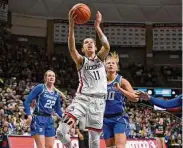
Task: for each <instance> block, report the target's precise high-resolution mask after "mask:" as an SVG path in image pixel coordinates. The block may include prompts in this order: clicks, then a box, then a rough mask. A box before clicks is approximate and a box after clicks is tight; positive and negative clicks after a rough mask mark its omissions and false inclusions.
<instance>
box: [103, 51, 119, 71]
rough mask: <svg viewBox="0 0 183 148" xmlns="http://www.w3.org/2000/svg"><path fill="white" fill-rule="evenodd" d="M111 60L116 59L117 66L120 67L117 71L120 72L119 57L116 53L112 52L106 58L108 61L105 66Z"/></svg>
mask: <svg viewBox="0 0 183 148" xmlns="http://www.w3.org/2000/svg"><path fill="white" fill-rule="evenodd" d="M110 59H115V60H116V64H117V66H118V69H117V71H119V55H118V54H117V53H116V52H115V51H114V52H110V53H109V54H108V56H107V57H106V59H105V64H106V62H107V61H108V60H110Z"/></svg>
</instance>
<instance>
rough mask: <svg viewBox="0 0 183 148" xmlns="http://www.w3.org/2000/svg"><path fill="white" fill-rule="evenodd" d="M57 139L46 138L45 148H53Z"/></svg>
mask: <svg viewBox="0 0 183 148" xmlns="http://www.w3.org/2000/svg"><path fill="white" fill-rule="evenodd" d="M54 141H55V137H45V148H53V146H54Z"/></svg>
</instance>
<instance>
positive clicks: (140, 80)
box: [128, 63, 158, 87]
mask: <svg viewBox="0 0 183 148" xmlns="http://www.w3.org/2000/svg"><path fill="white" fill-rule="evenodd" d="M128 69H129V71H130V72H131V75H132V77H133V80H134V81H135V85H136V86H144V84H145V86H147V87H150V86H155V87H157V86H158V80H157V74H156V72H155V70H154V68H147V67H145V66H144V65H141V64H135V63H133V64H131V65H129V66H128Z"/></svg>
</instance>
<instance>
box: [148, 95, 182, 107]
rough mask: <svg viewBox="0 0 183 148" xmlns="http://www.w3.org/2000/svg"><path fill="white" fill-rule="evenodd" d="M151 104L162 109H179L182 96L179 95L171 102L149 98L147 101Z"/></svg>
mask: <svg viewBox="0 0 183 148" xmlns="http://www.w3.org/2000/svg"><path fill="white" fill-rule="evenodd" d="M149 101H150V102H151V103H152V104H154V105H157V106H159V107H162V108H174V107H181V106H182V95H179V96H178V97H176V98H173V99H171V100H162V99H159V98H155V97H150V100H149Z"/></svg>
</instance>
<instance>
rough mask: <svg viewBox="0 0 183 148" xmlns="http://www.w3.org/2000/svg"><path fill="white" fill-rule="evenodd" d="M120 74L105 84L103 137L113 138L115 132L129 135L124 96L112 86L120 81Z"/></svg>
mask: <svg viewBox="0 0 183 148" xmlns="http://www.w3.org/2000/svg"><path fill="white" fill-rule="evenodd" d="M121 78H122V77H121V76H120V75H118V74H117V75H116V78H115V79H114V80H113V81H112V82H111V83H108V85H107V91H108V96H107V100H106V108H105V113H104V125H103V133H104V139H109V138H113V137H114V135H115V134H119V133H125V134H126V136H128V135H129V132H130V128H129V117H128V115H127V113H126V112H125V96H124V95H123V94H122V93H121V92H120V91H117V90H116V89H115V88H114V83H116V82H117V83H119V84H120V83H121Z"/></svg>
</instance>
